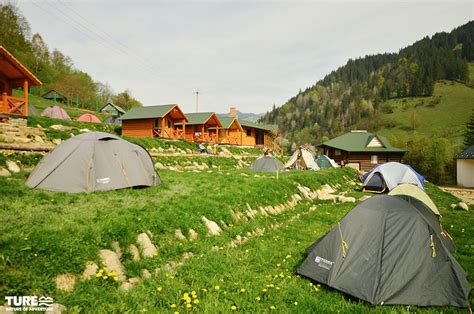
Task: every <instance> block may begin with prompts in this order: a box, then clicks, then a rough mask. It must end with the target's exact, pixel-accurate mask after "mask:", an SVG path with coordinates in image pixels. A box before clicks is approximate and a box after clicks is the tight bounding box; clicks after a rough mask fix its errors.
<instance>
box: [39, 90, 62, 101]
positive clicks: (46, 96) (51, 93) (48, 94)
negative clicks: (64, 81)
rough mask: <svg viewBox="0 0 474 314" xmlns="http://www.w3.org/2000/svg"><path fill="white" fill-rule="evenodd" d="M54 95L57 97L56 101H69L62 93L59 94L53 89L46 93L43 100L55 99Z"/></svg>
mask: <svg viewBox="0 0 474 314" xmlns="http://www.w3.org/2000/svg"><path fill="white" fill-rule="evenodd" d="M54 95H56V99H67V97H66V96H64V95H63V94H61V93H58V92H57V91H55V90H54V89H51V90H49V91H47V92H46V93H44V94H43V96H41V97H43V98H46V99H54Z"/></svg>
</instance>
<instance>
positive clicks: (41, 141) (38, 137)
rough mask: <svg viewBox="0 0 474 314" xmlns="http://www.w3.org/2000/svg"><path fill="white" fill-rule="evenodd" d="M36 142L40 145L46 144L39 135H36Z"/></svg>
mask: <svg viewBox="0 0 474 314" xmlns="http://www.w3.org/2000/svg"><path fill="white" fill-rule="evenodd" d="M35 142H37V143H40V144H44V140H43V138H42V137H41V136H39V135H35Z"/></svg>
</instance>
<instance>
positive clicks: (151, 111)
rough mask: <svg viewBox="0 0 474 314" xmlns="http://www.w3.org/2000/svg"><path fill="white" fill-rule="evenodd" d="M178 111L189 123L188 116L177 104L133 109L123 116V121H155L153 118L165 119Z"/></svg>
mask: <svg viewBox="0 0 474 314" xmlns="http://www.w3.org/2000/svg"><path fill="white" fill-rule="evenodd" d="M175 109H176V111H178V114H179V115H180V116H181V115H182V118H183V119H185V120H186V121H188V119H187V117H186V115H185V114H184V113H183V112H182V111H181V109H179V106H178V105H176V104H169V105H158V106H144V107H136V108H132V109H130V110H129V111H127V113H125V114H124V115H123V116H122V118H121V119H122V120H136V119H153V118H163V117H164V116H166V115H167V114H168V113H170V112H172V111H173V110H175Z"/></svg>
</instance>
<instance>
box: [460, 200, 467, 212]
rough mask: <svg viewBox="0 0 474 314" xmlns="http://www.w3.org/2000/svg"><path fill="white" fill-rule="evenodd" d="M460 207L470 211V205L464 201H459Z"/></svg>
mask: <svg viewBox="0 0 474 314" xmlns="http://www.w3.org/2000/svg"><path fill="white" fill-rule="evenodd" d="M458 207H459V208H461V209H462V210H465V211H469V206H467V204H466V203H464V202H459V203H458Z"/></svg>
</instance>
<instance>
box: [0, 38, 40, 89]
mask: <svg viewBox="0 0 474 314" xmlns="http://www.w3.org/2000/svg"><path fill="white" fill-rule="evenodd" d="M0 73H2V74H3V75H4V76H5V77H6V79H7V80H9V81H10V82H11V83H10V84H11V85H12V87H19V86H23V80H25V79H27V80H28V84H29V85H30V86H38V85H41V84H42V83H41V81H40V80H39V79H38V78H37V77H36V76H35V75H34V74H33V73H31V72H30V71H29V70H28V69H27V68H26V67H25V66H24V65H23V64H21V62H20V61H18V60H17V59H16V58H15V57H14V56H13V55H12V54H11V53H10V52H8V51H7V50H6V49H5V48H4V47H2V46H0Z"/></svg>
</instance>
